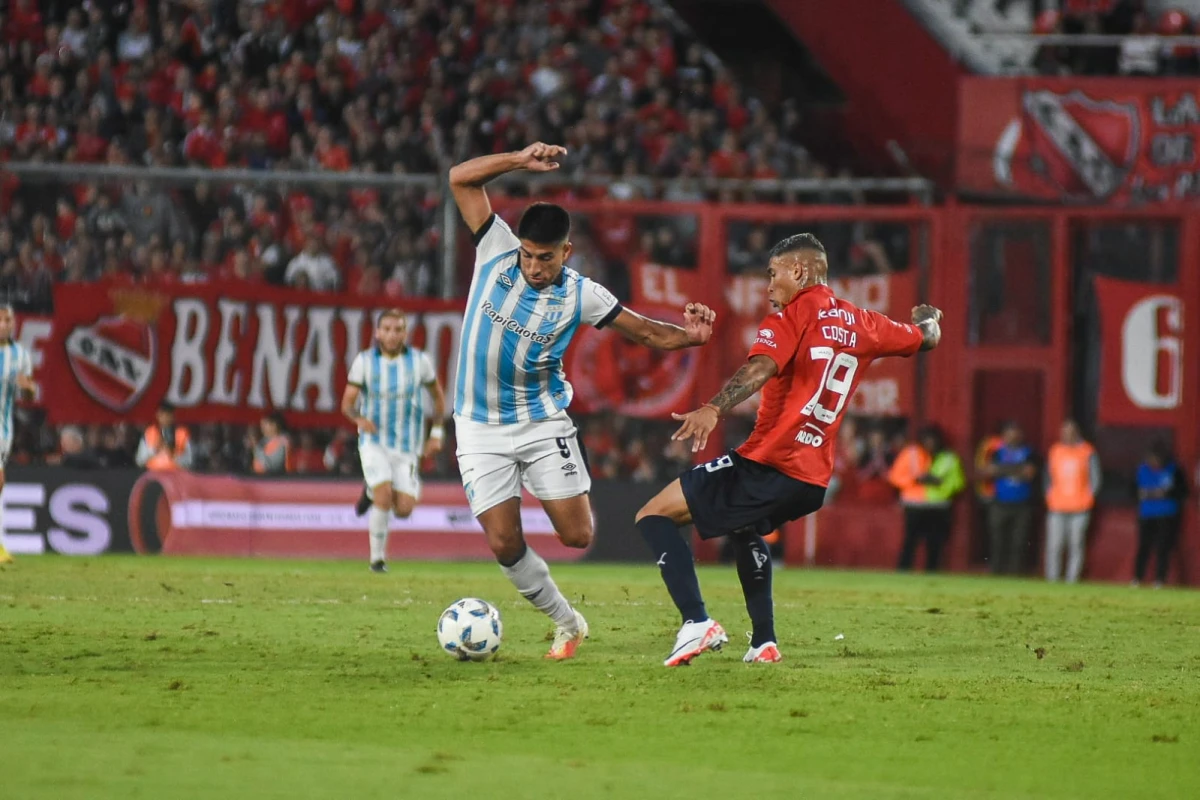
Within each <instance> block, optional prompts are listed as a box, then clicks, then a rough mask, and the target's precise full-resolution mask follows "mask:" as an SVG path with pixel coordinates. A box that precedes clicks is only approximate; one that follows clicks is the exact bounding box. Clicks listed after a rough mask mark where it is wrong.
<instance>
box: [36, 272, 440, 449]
mask: <svg viewBox="0 0 1200 800" xmlns="http://www.w3.org/2000/svg"><path fill="white" fill-rule="evenodd" d="M391 304H392V303H390V302H389V301H386V300H385V299H382V298H380V299H376V298H359V297H351V296H342V295H338V296H330V295H322V294H315V293H309V292H298V291H293V290H290V289H280V288H276V287H265V286H248V285H232V286H218V285H212V284H206V285H178V286H170V287H145V286H143V287H128V286H116V285H104V284H62V285H59V286H56V287H55V293H54V308H55V312H54V332H53V339H52V343H51V345H50V347H49V348H48V349H47V355H48V358H47V364H46V372H47V376H46V377H47V382H48V384H49V385H52V386H53V387H54V392H53V393H52V394H51V395H50V396H49V397H48V398H47V403H46V406H47V410H48V413H49V416H50V419H51V421H52V422H56V423H58V422H74V423H113V422H117V421H122V420H128V421H132V422H138V423H145V422H149V421H150V420H152V419H153V417H154V409H155V407H156V406H157V404H158V403H159V402H160V401H161V400H164V399H165V400H168V401H170V402H171V403H174V404H175V406H176V407H177V408H178V409H179V418H180V420H181V421H183V422H207V421H213V422H240V423H251V422H255V421H257V420H258V419H259V418H260V417H261V416H262V415H263V413H264V412H265V411H267V410H278V411H281V412H283V413H284V414H285V416H286V417H287V419H288V421H289V423H290V424H292V425H296V426H311V425H340V424H343V423H344V420H343V418H342V416H341V414H340V413H339V412H338V407H339V404H340V402H341V395H342V389H343V388H344V386H345V383H346V373H347V371H348V370H349V366H350V363H351V361H352V360H353V359H354V356H355V355H356V354H357V353H358V352H359V351H360V350H362V349H364V348H366V347H368V346H369V345H370V343H371V341H372V337H373V334H374V314H375V313H376V312H378V311H379V310H380V309H381V308H383V307H384V306H385V305H391ZM402 307H403V308H404V309H405V310H406V311H408V312H410V316H409V331H410V341H411V342H412V343H413V344H414V345H416V346H418V347H422V348H424V349H425V350H427V351H428V352H429V354H430V356H431V357H432V358H433V361H434V364H435V366H436V367H437V369H438V374H439V376H440V377H441V378H442V380H443V381H446V380H447V378H448V377H452V376H453V369H454V360H455V357H456V355H457V351H458V337H459V332H460V329H461V325H462V306H461V304H458V303H443V302H437V301H428V300H425V301H407V302H404V303H403V304H402Z"/></svg>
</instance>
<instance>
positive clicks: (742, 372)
mask: <svg viewBox="0 0 1200 800" xmlns="http://www.w3.org/2000/svg"><path fill="white" fill-rule="evenodd" d="M778 371H779V367H778V366H776V364H775V362H774V361H773V360H771V359H770V358H768V357H767V356H752V357H751V358H750V360H748V361H747V362H746V363H745V364H743V365H742V368H741V369H739V370H738V371H737V372H735V373H734V374H733V377H732V378H730V379H729V380H728V381H726V383H725V386H724V387H723V388H722V389H721V391H719V392H717V395H716V397H714V398H713V399H712V400H709V401H708V402H707V403H705V404H704V405H702V406H700V408H698V409H696V410H695V411H691V412H688V413H687V414H672V415H671V416H672V417H674V418H675V419H677V420H679V421H681V422H682V423H683V424H682V425H680V426H679V430H678V431H676V432H675V435H674V436H672V437H671V438H672V439H673V440H676V441H678V440H683V441H687V440H688V439H694V441H693V442H692V452H693V453H696V452H699V451H700V450H703V449H704V446H705V445H706V444H708V437H709V434H711V433H712V432H713V429H714V428H716V427H717V420H719V419H720V418H721V415H722V414H726V413H728V412H729V411H730V410H731V409H733V408H734V407H735V406H737V405H738V404H740V403H741V402H742V401H743V400H746V399H748V398H750V397H752V396H753V395H754V393H755V392H757V391H758V390H759V389H761V388H762V387H763V384H765V383H766V382H767V381H768V380H770V379H771V377H772V376H773V375H774V374H775V373H776V372H778Z"/></svg>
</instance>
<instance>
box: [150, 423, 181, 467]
mask: <svg viewBox="0 0 1200 800" xmlns="http://www.w3.org/2000/svg"><path fill="white" fill-rule="evenodd" d="M189 438H190V437H189V436H188V432H187V428H183V427H179V426H176V427H175V452H176V453H182V452H183V450H184V448H185V447H187V445H188V441H189ZM160 444H162V433H161V432H160V431H159V430H158V426H157V425H151V426H150V427H149V428H146V446H147V447H149V448H150V449H151V450H155V449H157V448H158V446H159V445H160ZM146 469H151V470H157V471H165V470H172V469H179V465H178V464H176V463H175V457H174V456H173V455H171V454H170V453H168V452H167V451H166V450H160V451H159V452H157V453H155V454H154V455H153V456H151V457H150V460H149V461H147V462H146Z"/></svg>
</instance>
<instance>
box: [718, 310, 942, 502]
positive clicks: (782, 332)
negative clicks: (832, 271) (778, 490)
mask: <svg viewBox="0 0 1200 800" xmlns="http://www.w3.org/2000/svg"><path fill="white" fill-rule="evenodd" d="M922 339H923V336H922V334H921V331H920V330H919V329H918V328H917V327H916V326H914V325H908V324H906V323H903V322H897V321H895V320H893V319H891V318H889V317H886V316H884V315H883V314H880V313H879V312H877V311H863V310H861V309H859V308H857V307H855V306H854V304H852V303H849V302H847V301H845V300H840V299H838V298H837V297H835V296H834V294H833V291H832V290H830V288H829V287H828V286H813V287H811V288H809V289H805V290H803V291H801V292H800V293H799V294H797V295H796V297H795V298H794V299H793V300H792V302H790V303H788V305H787V306H786V307H785V308H784V309H783V310H782V311H779V312H776V313H773V314H771V315H769V316H768V317H767V318H766V319H764V320H763V321H762V322H761V323H760V324H759V330H758V337H757V338H756V339H755V340H754V346H753V347H751V348H750V355H749V356H748V358H753V357H754V356H767V357H768V358H770V359H771V360H772V361H774V362H775V364H776V366H778V367H779V371H778V372H777V373H775V375H774V376H773V377H772V378H771V379H770V380H769V381H767V383H766V385H765V386H763V388H762V402H761V403H760V404H759V407H758V418H757V419H756V420H755V422H754V431H753V432H752V433H751V434H750V438H749V439H747V440H746V442H745V443H744V444H743V445H742V446H741V447H739V448H738V449H737V452H738V453H739V454H741V455H742V456H743V457H745V458H748V459H750V460H751V461H756V462H758V463H759V464H766V465H768V466H771V467H774V468H775V469H777V470H779V471H780V472H782V473H783V474H784V475H788V476H790V477H792V478H795V479H796V480H800V481H804V482H805V483H811V484H815V485H817V486H828V485H829V479H830V477H831V476H832V475H833V456H834V451H835V450H836V448H837V433H838V428H839V427H841V424H842V412H843V411H844V410H845V408H846V404H847V402H848V401H849V400H850V396H851V395H853V394H854V390H855V389H856V388H857V387H858V382H859V380H860V379H861V378H862V376H863V375H864V374H865V373H866V371H867V367H868V366H870V364H871V362H872V361H874V360H875V359H877V358H884V357H886V356H911V355H912V354H913V353H915V352H917V351H918V350H919V349H920V348H921V342H922Z"/></svg>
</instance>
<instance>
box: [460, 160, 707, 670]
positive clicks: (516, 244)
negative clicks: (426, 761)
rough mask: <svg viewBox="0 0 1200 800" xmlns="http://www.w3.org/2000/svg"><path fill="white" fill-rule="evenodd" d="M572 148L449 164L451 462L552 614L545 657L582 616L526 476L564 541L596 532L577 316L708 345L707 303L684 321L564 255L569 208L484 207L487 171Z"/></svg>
mask: <svg viewBox="0 0 1200 800" xmlns="http://www.w3.org/2000/svg"><path fill="white" fill-rule="evenodd" d="M566 153H567V151H566V149H564V148H562V147H557V146H554V145H547V144H542V143H541V142H537V143H535V144H531V145H530V146H528V147H526V148H525V149H524V150H521V151H519V152H513V153H500V154H497V155H489V156H482V157H480V158H475V159H472V160H470V161H466V162H464V163H462V164H458V165H457V166H455V167H454V168H453V169H451V170H450V188H451V190H452V191H453V193H454V200H455V202H456V203H458V210H459V212H460V213H461V214H462V216H463V220H464V221H465V222H466V223H467V227H468V228H470V229H471V232H472V234H473V236H474V240H475V272H474V276H473V278H472V280H471V291H470V295H469V296H468V299H467V309H466V315H465V318H464V319H463V329H462V341H461V345H460V348H459V353H458V371H457V377H456V379H455V389H454V425H455V433H456V436H457V439H458V466H459V470H460V471H461V473H462V480H463V486H464V487H465V489H466V491H467V499H468V501H469V502H470V504H471V511H472V512H473V513H474V514H475V516H476V518H478V520H479V523H480V525H481V526H482V527H483V530H484V533H485V535H486V536H487V541H488V545H489V546H490V547H491V550H492V553H493V554H495V556H496V559H497V560H498V561H499V562H500V567H501V569H502V570H503V572H504V574H505V575H506V576H507V577H508V579H509V580H510V581H512V583H513V585H515V586H516V587H517V591H518V592H520V593H521V595H522V596H524V597H525V598H526V599H527V600H529V602H530V603H532V604H533V605H534V606H535V607H536V608H537V609H538V610H540V611H542V612H543V613H545V614H546V615H547V616H549V617H550V618H551V619H552V620H553V621H554V622H555V624H556V626H557V629H556V630H555V633H554V641H553V643H552V644H551V647H550V652H549V653H548V654H547V658H553V659H565V658H571V657H572V656H573V655H574V654H575V649H576V648H577V647H578V646H579V643H580V642H581V641H582V640H583V639H584V638H586V637H587V633H588V628H587V622H586V621H585V620H584V618H583V616H582V615H581V614H579V613H578V612H577V611H576V610H575V609H574V608H572V607H571V604H570V603H568V602H567V599H566V598H565V597H563V595H562V592H560V591H559V589H558V586H556V585H555V583H554V580H553V579H552V578H551V577H550V570H549V568H548V567H547V566H546V562H545V561H544V560H543V559H542V558H541V557H540V556H539V555H538V554H537V553H535V552H534V551H533V549H532V548H530V547H529V546H528V545H527V544H526V542H525V537H524V535H523V533H522V530H521V487H522V485H524V486H525V488H527V489H528V490H529V491H530V493H532V494H533V495H534V496H535V497H537V498H538V499H539V500H540V501H541V503H542V507H543V508H544V509H545V511H546V514H547V515H548V516H549V517H550V521H551V523H552V524H553V525H554V530H555V532H556V533H557V534H558V537H559V539H560V540H561V541H562V542H563V544H565V545H567V546H568V547H578V548H586V547H587V546H588V545H590V544H591V541H592V511H591V506H590V504H589V503H588V499H587V493H588V491H589V490H590V489H591V477H590V476H589V475H588V470H587V461H586V459H585V458H584V454H583V452H582V450H581V449H580V445H579V439H578V435H577V431H576V430H575V425H574V423H573V422H571V419H570V417H568V416H567V406H568V405H570V403H571V397H572V389H571V384H570V383H568V382H567V379H566V376H565V375H564V373H563V354H564V353H565V352H566V350H567V346H568V345H569V344H570V343H571V338H572V337H573V336H574V335H575V332H576V330H578V328H579V326H580V325H581V324H587V325H594V326H596V327H598V328H602V327H604V326H606V325H610V326H612V328H613V329H614V330H616V331H618V332H619V333H621V335H623V336H625V337H626V338H628V339H630V340H631V341H635V342H638V343H640V344H644V345H646V346H648V347H653V348H656V349H660V350H677V349H680V348H684V347H692V346H695V345H702V344H704V343H705V342H707V341H708V340H709V337H711V336H712V326H713V320H714V319H715V314H714V313H713V312H712V310H711V309H709V308H708V307H707V306H704V305H701V304H699V303H688V304H687V307H686V308H685V310H684V314H683V322H684V324H683V326H682V327H680V326H678V325H672V324H670V323H667V322H659V321H656V320H651V319H647V318H645V317H643V316H641V315H639V314H636V313H634V312H632V311H630V310H629V309H627V308H623V307H622V306H621V304H620V303H618V302H617V299H616V298H615V297H613V295H612V294H611V293H609V291H608V290H607V289H605V288H604V287H603V286H601V285H599V284H598V283H595V282H593V281H592V280H590V279H588V278H585V277H584V276H582V275H580V274H579V273H578V272H575V271H574V270H573V269H571V268H569V267H566V266H564V264H563V262H564V261H566V260H567V258H568V257H569V256H570V255H571V242H570V233H571V219H570V216H569V215H568V214H567V212H566V211H565V210H564V209H562V208H560V207H559V206H556V205H551V204H549V203H534V204H533V205H531V206H529V207H528V208H527V209H526V210H525V212H524V214H522V216H521V221H520V224H519V225H518V226H517V231H516V233H515V234H514V233H513V231H512V230H510V229H509V227H508V225H506V224H505V223H504V220H502V219H500V218H499V217H498V216H496V215H495V214H493V213H492V207H491V204H490V203H489V201H488V196H487V192H486V191H485V190H484V185H485V184H486V183H487V182H488V181H491V180H492V179H494V178H497V177H499V176H501V175H503V174H505V173H507V172H513V171H515V170H521V169H526V170H530V171H532V172H549V171H551V170H555V169H558V166H559V162H558V159H559V158H561V157H562V156H565V155H566Z"/></svg>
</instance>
